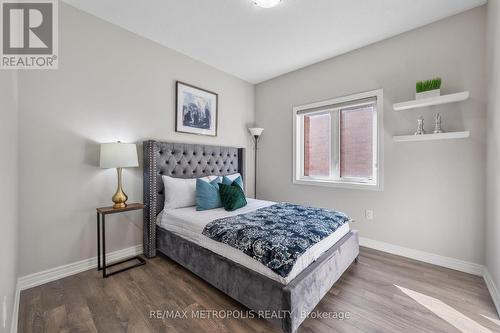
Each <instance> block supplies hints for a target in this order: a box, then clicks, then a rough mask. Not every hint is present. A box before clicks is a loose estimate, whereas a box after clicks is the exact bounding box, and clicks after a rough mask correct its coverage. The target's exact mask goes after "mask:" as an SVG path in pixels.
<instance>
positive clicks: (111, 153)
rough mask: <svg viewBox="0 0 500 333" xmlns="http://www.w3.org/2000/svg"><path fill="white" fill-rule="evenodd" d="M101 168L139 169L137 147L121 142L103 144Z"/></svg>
mask: <svg viewBox="0 0 500 333" xmlns="http://www.w3.org/2000/svg"><path fill="white" fill-rule="evenodd" d="M100 166H101V168H104V169H109V168H133V167H138V166H139V160H138V158H137V147H136V145H135V144H133V143H120V142H115V143H102V144H101V156H100Z"/></svg>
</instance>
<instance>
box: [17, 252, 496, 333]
mask: <svg viewBox="0 0 500 333" xmlns="http://www.w3.org/2000/svg"><path fill="white" fill-rule="evenodd" d="M397 286H400V287H402V288H405V290H407V291H408V290H409V291H411V293H413V295H417V296H418V297H417V299H418V298H419V297H422V299H423V300H424V301H423V303H425V300H431V301H430V303H429V304H430V307H431V308H432V309H433V310H432V311H431V310H429V309H428V308H427V307H425V306H423V305H421V304H420V303H419V302H417V301H415V300H414V299H412V298H411V297H409V296H408V295H407V294H406V293H404V292H403V291H402V289H400V288H398V287H397ZM429 297H432V298H429ZM421 303H422V302H421ZM429 304H427V306H429ZM434 307H436V308H437V309H438V310H435V309H434ZM203 309H204V310H241V311H245V310H246V309H245V308H244V307H243V306H241V305H240V304H238V303H237V302H235V301H233V300H232V299H230V298H229V297H227V296H225V295H224V294H223V293H221V292H219V291H217V290H216V289H215V288H213V287H211V286H210V285H208V284H207V283H205V282H204V281H202V280H201V279H199V278H198V277H196V276H195V275H193V274H191V273H190V272H188V271H187V270H185V269H184V268H182V267H181V266H179V265H177V264H176V263H174V262H173V261H171V260H169V259H167V258H165V257H157V258H154V259H152V260H148V263H147V265H145V266H141V267H139V268H134V269H132V270H129V271H126V272H123V273H120V274H117V275H115V276H112V277H110V278H108V279H106V280H103V279H102V278H101V275H100V274H98V272H97V271H95V270H92V271H87V272H83V273H80V274H78V275H74V276H71V277H67V278H64V279H61V280H58V281H54V282H51V283H47V284H45V285H43V286H39V287H35V288H32V289H29V290H26V291H23V292H22V293H21V300H20V309H19V326H18V331H19V332H21V333H24V332H106V333H110V332H111V333H112V332H173V333H176V332H179V333H181V332H208V333H212V332H279V330H277V329H276V328H274V327H272V326H270V325H269V324H268V323H267V322H266V321H265V320H263V319H256V318H255V319H234V318H232V319H228V318H224V319H221V318H219V319H214V318H211V319H192V318H189V319H185V318H176V319H155V318H151V317H150V311H156V310H161V311H163V310H165V311H170V310H174V311H183V310H184V311H188V312H189V313H191V310H203ZM315 311H318V312H332V311H333V312H335V313H339V312H341V311H342V312H344V313H347V312H348V313H349V319H344V320H339V319H332V318H323V319H317V318H314V319H313V318H308V319H306V320H305V321H304V323H303V324H302V326H301V327H300V329H299V332H301V333H306V332H319V333H323V332H384V333H386V332H432V333H439V332H460V331H462V332H474V333H475V332H500V326H498V325H497V324H495V322H494V320H498V319H499V318H498V316H497V314H496V312H495V308H494V305H493V303H492V301H491V298H490V295H489V293H488V290H487V288H486V286H485V283H484V281H483V279H482V278H481V277H477V276H473V275H469V274H465V273H461V272H457V271H453V270H450V269H446V268H441V267H437V266H433V265H429V264H425V263H422V262H418V261H414V260H411V259H406V258H402V257H398V256H394V255H390V254H386V253H383V252H379V251H375V250H371V249H367V248H362V249H361V254H360V257H359V262H358V263H357V264H353V265H352V266H351V267H350V268H349V269H348V271H347V272H346V273H345V274H344V275H343V276H342V278H341V279H340V280H339V281H338V282H337V283H336V284H335V285H334V287H333V288H332V289H331V290H330V292H329V293H328V294H327V295H326V296H325V297H324V298H323V300H322V301H321V303H320V304H318V306H317V307H316V309H315ZM179 313H181V312H179ZM330 316H331V315H330ZM485 316H486V317H489V318H491V319H493V320H491V319H488V318H486V317H485ZM441 317H443V318H444V319H443V318H441ZM457 318H458V319H457ZM457 322H458V324H457ZM453 325H455V326H457V325H458V327H465V328H462V329H461V330H459V329H458V328H457V327H455V326H453ZM477 325H480V326H477Z"/></svg>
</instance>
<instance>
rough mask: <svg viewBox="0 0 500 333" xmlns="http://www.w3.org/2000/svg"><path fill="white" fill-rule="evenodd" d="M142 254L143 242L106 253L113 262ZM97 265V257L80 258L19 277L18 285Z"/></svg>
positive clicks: (29, 285) (30, 284) (35, 283)
mask: <svg viewBox="0 0 500 333" xmlns="http://www.w3.org/2000/svg"><path fill="white" fill-rule="evenodd" d="M138 254H142V244H141V245H136V246H132V247H129V248H126V249H122V250H118V251H114V252H110V253H108V254H106V261H108V262H113V261H116V260H120V259H125V258H127V257H130V256H134V255H138ZM96 267H97V257H93V258H89V259H84V260H80V261H77V262H74V263H71V264H67V265H63V266H59V267H55V268H51V269H48V270H46V271H42V272H38V273H33V274H30V275H26V276H22V277H20V278H19V279H18V282H17V283H18V285H19V288H20V289H21V290H24V289H28V288H32V287H36V286H39V285H41V284H44V283H47V282H51V281H55V280H59V279H62V278H64V277H67V276H70V275H74V274H77V273H80V272H83V271H86V270H89V269H92V268H96Z"/></svg>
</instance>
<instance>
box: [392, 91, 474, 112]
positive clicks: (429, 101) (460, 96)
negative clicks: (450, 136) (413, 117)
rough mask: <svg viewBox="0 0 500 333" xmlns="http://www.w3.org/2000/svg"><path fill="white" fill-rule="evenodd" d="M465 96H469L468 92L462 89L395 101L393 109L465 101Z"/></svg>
mask: <svg viewBox="0 0 500 333" xmlns="http://www.w3.org/2000/svg"><path fill="white" fill-rule="evenodd" d="M467 98H469V92H468V91H463V92H459V93H456V94H449V95H442V96H436V97H429V98H422V99H415V100H413V101H407V102H401V103H396V104H394V105H393V108H394V110H395V111H401V110H409V109H416V108H423V107H426V106H432V105H440V104H447V103H455V102H460V101H465V100H466V99H467Z"/></svg>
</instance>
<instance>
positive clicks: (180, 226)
mask: <svg viewBox="0 0 500 333" xmlns="http://www.w3.org/2000/svg"><path fill="white" fill-rule="evenodd" d="M247 202H248V205H246V206H245V207H243V208H240V209H237V210H236V211H234V212H227V211H225V210H224V209H223V208H218V209H211V210H205V211H196V207H194V206H193V207H185V208H178V209H172V210H168V211H162V212H161V213H160V214H158V218H157V219H156V221H157V224H158V225H159V226H160V227H162V228H164V229H166V230H168V231H171V232H172V233H174V234H175V235H177V236H180V237H182V238H184V239H187V240H189V241H191V242H193V243H195V244H198V245H200V246H202V247H204V248H206V249H208V250H210V251H212V252H214V253H217V254H218V255H221V256H223V257H225V258H228V259H230V260H232V261H234V262H237V263H238V264H240V265H242V266H245V267H247V268H249V269H251V270H253V271H255V272H258V273H260V274H262V275H265V276H266V277H268V278H270V279H273V280H275V281H277V282H280V283H281V284H288V283H289V282H290V281H292V280H293V279H294V278H295V277H296V276H297V275H299V274H300V272H302V271H303V270H304V269H305V268H306V267H308V266H309V265H310V264H311V263H313V262H314V261H315V260H316V259H318V258H319V257H320V256H321V255H322V254H323V253H324V252H325V251H326V250H328V249H329V248H330V247H332V246H333V245H334V244H335V243H337V242H338V241H339V240H340V239H341V238H342V237H344V236H345V235H346V234H347V233H348V232H349V224H348V223H345V224H344V225H342V226H341V227H340V228H338V229H337V230H336V231H335V232H334V233H332V234H331V235H330V236H328V237H326V238H325V239H323V240H321V241H320V242H319V243H316V244H315V245H313V246H312V247H310V248H309V249H308V250H307V251H306V252H305V253H304V254H303V255H301V256H300V257H299V258H298V259H297V261H296V262H295V265H294V266H293V268H292V270H291V272H290V273H289V274H288V276H286V277H282V276H280V275H278V274H276V273H275V272H273V271H272V270H271V269H270V268H268V267H266V266H265V265H263V264H262V263H260V262H259V261H257V260H255V259H253V258H252V257H249V256H247V255H246V254H244V253H243V252H241V251H239V250H237V249H235V248H233V247H231V246H229V245H226V244H223V243H220V242H217V241H214V240H213V239H210V238H208V237H206V236H205V235H203V234H202V232H203V229H204V228H205V226H206V225H207V224H208V223H210V222H212V221H213V220H216V219H220V218H224V217H228V216H234V215H240V214H245V213H248V212H251V211H254V210H257V209H259V208H264V207H268V206H271V205H273V204H275V202H271V201H263V200H255V199H250V198H247Z"/></svg>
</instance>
